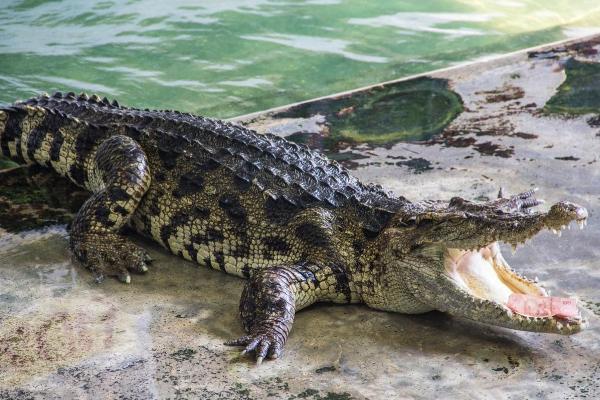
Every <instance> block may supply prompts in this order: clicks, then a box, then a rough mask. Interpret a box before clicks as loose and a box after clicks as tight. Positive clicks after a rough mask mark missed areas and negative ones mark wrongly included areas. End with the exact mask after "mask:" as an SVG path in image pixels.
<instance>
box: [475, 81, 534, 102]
mask: <svg viewBox="0 0 600 400" xmlns="http://www.w3.org/2000/svg"><path fill="white" fill-rule="evenodd" d="M475 94H479V95H485V101H486V102H487V103H501V102H505V101H510V100H518V99H522V98H523V97H525V91H524V90H523V89H521V88H520V87H517V86H510V85H507V86H503V87H501V88H499V89H496V90H490V91H483V92H475Z"/></svg>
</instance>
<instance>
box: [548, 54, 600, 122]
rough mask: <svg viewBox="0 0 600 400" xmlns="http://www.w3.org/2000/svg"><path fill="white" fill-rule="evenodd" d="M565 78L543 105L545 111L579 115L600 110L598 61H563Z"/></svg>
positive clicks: (599, 64)
mask: <svg viewBox="0 0 600 400" xmlns="http://www.w3.org/2000/svg"><path fill="white" fill-rule="evenodd" d="M564 67H565V72H566V74H567V78H566V79H565V81H564V82H563V83H562V84H561V85H560V86H559V87H558V89H557V91H556V94H555V95H554V96H552V98H551V99H550V100H548V102H547V103H546V105H545V106H544V111H545V112H546V113H554V114H568V115H581V114H592V113H598V112H600V63H595V62H583V61H577V60H575V59H574V58H571V59H569V60H567V62H566V63H565V66H564Z"/></svg>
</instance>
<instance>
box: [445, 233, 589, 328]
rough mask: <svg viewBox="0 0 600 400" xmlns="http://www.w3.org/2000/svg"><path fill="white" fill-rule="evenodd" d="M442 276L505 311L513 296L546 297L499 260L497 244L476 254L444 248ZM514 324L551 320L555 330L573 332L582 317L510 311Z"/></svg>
mask: <svg viewBox="0 0 600 400" xmlns="http://www.w3.org/2000/svg"><path fill="white" fill-rule="evenodd" d="M444 267H445V271H446V274H447V275H448V276H449V277H450V278H451V280H452V281H453V282H454V283H455V285H456V286H457V287H458V288H459V289H461V290H463V291H465V292H466V293H468V295H469V296H471V297H473V298H474V299H478V300H482V301H484V302H491V303H494V304H495V305H500V306H502V307H503V308H506V309H507V313H508V314H511V313H513V312H514V311H511V310H509V309H508V302H509V296H510V295H511V294H513V293H517V294H527V295H533V296H544V297H546V296H548V294H547V293H546V290H544V288H542V287H541V286H540V285H538V284H537V283H536V281H534V280H531V279H527V278H526V277H524V276H522V275H520V274H519V273H517V272H516V271H514V270H513V269H512V268H511V267H510V266H509V265H508V263H507V262H506V260H504V257H502V253H501V252H500V247H499V245H498V243H497V242H494V243H491V244H489V245H488V246H486V247H483V248H481V249H479V250H477V251H472V250H461V249H454V248H447V249H446V251H445V254H444ZM514 318H515V319H516V320H518V321H515V322H516V324H519V323H522V322H525V323H529V322H531V323H539V324H545V323H547V322H550V321H548V320H554V322H555V323H556V324H555V325H556V327H557V329H558V330H560V329H562V327H563V326H565V327H568V328H569V329H572V330H574V331H578V330H580V329H581V327H582V326H581V325H582V324H583V322H584V321H583V318H582V316H581V312H579V313H578V315H576V316H573V317H569V318H564V317H550V316H548V317H537V318H530V317H529V316H525V315H520V314H518V313H517V312H514Z"/></svg>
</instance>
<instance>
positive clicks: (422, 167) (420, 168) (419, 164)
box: [396, 158, 433, 174]
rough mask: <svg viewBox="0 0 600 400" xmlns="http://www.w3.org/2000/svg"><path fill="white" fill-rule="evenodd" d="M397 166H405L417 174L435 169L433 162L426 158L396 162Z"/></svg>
mask: <svg viewBox="0 0 600 400" xmlns="http://www.w3.org/2000/svg"><path fill="white" fill-rule="evenodd" d="M396 165H404V166H406V167H408V168H409V169H411V170H412V171H413V172H414V173H415V174H420V173H423V172H425V171H429V170H432V169H433V167H432V166H431V162H429V161H428V160H426V159H424V158H411V159H410V160H406V161H398V162H396Z"/></svg>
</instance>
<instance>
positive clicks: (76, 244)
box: [70, 135, 150, 283]
mask: <svg viewBox="0 0 600 400" xmlns="http://www.w3.org/2000/svg"><path fill="white" fill-rule="evenodd" d="M87 174H88V181H89V182H90V186H91V187H90V189H92V190H93V191H94V194H93V195H92V197H90V198H89V199H88V200H87V201H86V202H85V204H84V205H83V206H82V208H81V210H79V213H78V214H77V216H76V217H75V219H74V221H73V224H72V226H71V241H70V245H71V249H72V250H73V253H74V254H75V256H76V257H77V259H78V260H79V261H80V262H81V263H82V264H83V265H84V266H85V267H86V268H88V269H90V270H91V271H92V272H93V273H94V274H95V276H96V280H97V281H101V280H102V279H103V278H104V276H116V277H118V278H119V279H120V280H121V281H123V282H126V283H129V282H130V280H131V278H130V275H129V271H133V272H140V273H141V272H145V271H147V266H146V263H147V262H148V261H149V260H150V258H149V256H148V255H147V253H146V252H145V251H144V250H142V249H141V248H139V247H138V246H136V245H134V244H133V243H131V242H130V241H129V240H128V239H127V238H125V237H124V236H123V235H121V234H120V233H119V232H120V230H121V229H122V228H123V226H124V225H125V224H126V223H127V221H128V220H129V218H130V217H131V215H132V214H133V213H134V211H135V209H136V207H137V205H138V204H139V202H140V200H141V198H142V196H143V195H144V193H146V191H147V190H148V187H149V186H150V170H149V167H148V162H147V159H146V155H145V153H144V151H143V150H142V148H141V147H140V146H139V144H138V143H137V142H135V141H134V140H133V139H131V138H129V137H127V136H121V135H116V136H112V137H110V138H108V139H106V140H104V141H103V142H102V143H101V144H100V145H99V146H98V149H97V151H96V154H95V156H94V158H93V160H92V161H91V163H90V167H89V170H88V171H87Z"/></svg>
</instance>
